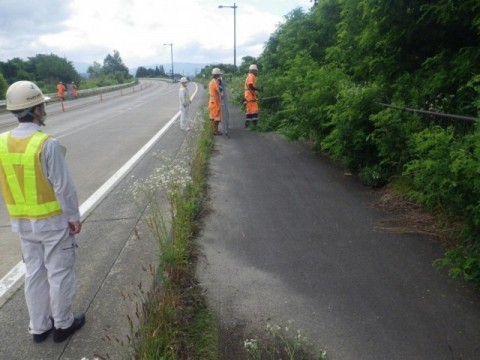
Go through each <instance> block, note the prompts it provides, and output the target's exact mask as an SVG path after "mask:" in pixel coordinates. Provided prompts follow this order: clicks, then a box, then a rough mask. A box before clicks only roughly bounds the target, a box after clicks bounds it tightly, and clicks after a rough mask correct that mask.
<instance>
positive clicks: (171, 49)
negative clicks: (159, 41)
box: [163, 43, 175, 83]
mask: <svg viewBox="0 0 480 360" xmlns="http://www.w3.org/2000/svg"><path fill="white" fill-rule="evenodd" d="M163 45H167V46H170V58H171V60H172V83H174V82H175V75H174V74H175V73H174V72H173V43H170V44H163Z"/></svg>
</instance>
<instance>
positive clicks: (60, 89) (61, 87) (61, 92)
mask: <svg viewBox="0 0 480 360" xmlns="http://www.w3.org/2000/svg"><path fill="white" fill-rule="evenodd" d="M65 90H67V88H66V87H65V85H63V84H58V85H57V95H58V96H59V97H64V96H65Z"/></svg>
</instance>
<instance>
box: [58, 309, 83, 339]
mask: <svg viewBox="0 0 480 360" xmlns="http://www.w3.org/2000/svg"><path fill="white" fill-rule="evenodd" d="M84 324H85V314H83V313H82V314H79V315H76V316H75V317H74V318H73V324H72V325H71V326H70V327H69V328H66V329H54V330H53V341H54V342H56V343H59V342H62V341H65V340H67V339H68V338H69V337H70V335H72V334H73V333H74V332H75V331H77V330H78V329H80V328H81V327H82V326H83V325H84Z"/></svg>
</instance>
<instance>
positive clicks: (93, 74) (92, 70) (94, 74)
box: [87, 61, 105, 79]
mask: <svg viewBox="0 0 480 360" xmlns="http://www.w3.org/2000/svg"><path fill="white" fill-rule="evenodd" d="M87 74H88V77H89V78H90V79H95V78H99V77H102V76H103V75H105V72H104V71H103V67H102V65H101V64H100V63H98V62H97V61H94V62H93V64H92V65H90V66H89V67H88V69H87Z"/></svg>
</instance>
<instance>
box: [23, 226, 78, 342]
mask: <svg viewBox="0 0 480 360" xmlns="http://www.w3.org/2000/svg"><path fill="white" fill-rule="evenodd" d="M20 238H21V243H22V256H23V261H24V262H25V299H26V301H27V307H28V312H29V315H30V325H29V332H30V334H41V333H42V332H44V331H47V330H49V329H50V328H51V327H52V325H51V322H50V320H49V316H50V315H51V316H52V317H53V320H54V322H55V327H56V328H61V329H66V328H68V327H70V326H71V325H72V323H73V313H72V301H73V296H74V295H75V286H76V285H75V281H76V278H75V246H76V245H75V237H74V236H72V235H71V234H70V232H69V229H68V228H65V229H61V230H51V231H43V232H37V233H32V232H24V231H22V232H21V233H20Z"/></svg>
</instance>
